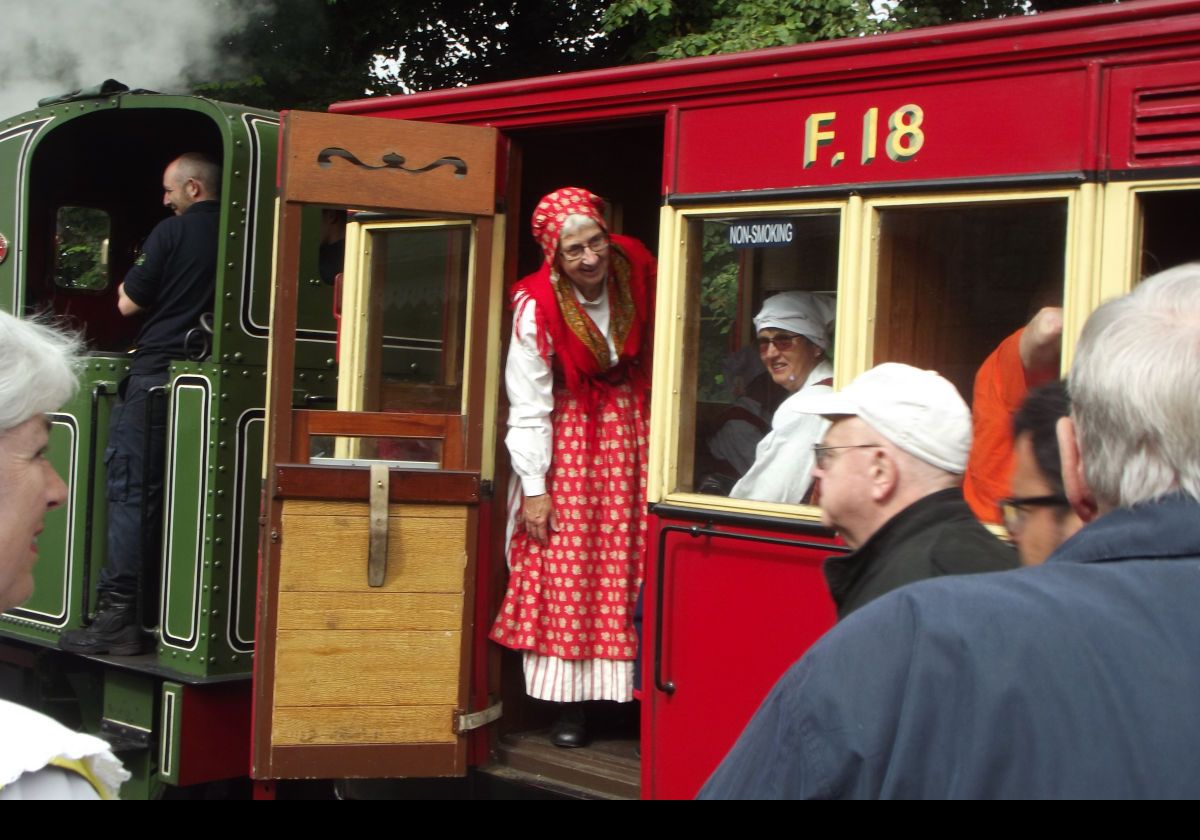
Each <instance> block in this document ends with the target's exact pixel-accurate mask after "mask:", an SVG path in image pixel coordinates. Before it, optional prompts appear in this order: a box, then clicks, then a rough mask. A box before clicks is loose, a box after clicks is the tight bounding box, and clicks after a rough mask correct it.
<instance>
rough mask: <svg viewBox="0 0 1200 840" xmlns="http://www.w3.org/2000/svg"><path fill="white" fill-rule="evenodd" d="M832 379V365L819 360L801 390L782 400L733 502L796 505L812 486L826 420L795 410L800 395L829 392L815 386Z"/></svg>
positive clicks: (822, 387) (734, 492)
mask: <svg viewBox="0 0 1200 840" xmlns="http://www.w3.org/2000/svg"><path fill="white" fill-rule="evenodd" d="M832 377H833V365H832V364H830V363H829V360H828V359H823V360H821V362H820V363H818V364H817V366H816V367H815V368H813V369H812V372H811V373H809V375H808V378H807V379H805V380H804V387H802V388H801V389H800V390H799V391H797V392H796V393H794V394H792V395H791V396H790V397H788V398H787V399H786V400H784V401H783V402H782V403H781V404H780V406H779V408H777V409H776V410H775V416H774V417H773V418H772V419H771V431H770V432H768V433H767V436H766V437H764V438H763V439H762V440H761V441H759V443H758V449H757V450H756V451H755V455H754V464H753V465H752V466H751V467H750V470H749V471H748V472H747V473H746V474H745V475H744V476H742V478H741V480H740V481H739V482H738V483H737V484H735V485H733V490H731V491H730V493H729V496H730V498H733V499H753V500H754V501H756V502H784V503H787V504H799V503H800V502H801V501H803V499H804V494H805V493H806V492H808V487H809V485H810V484H812V469H813V460H814V458H813V451H812V447H813V444H814V443H819V442H820V440H821V437H822V436H823V435H824V434H825V430H826V429H828V428H829V421H828V420H826V419H825V418H824V417H821V416H820V415H818V414H802V413H801V412H799V411H797V410H796V405H797V404H798V403H799V399H798V398H799V397H800V395H801V394H811V393H828V392H830V391H832V390H833V389H832V388H831V387H829V386H828V385H817V384H816V383H817V382H820V381H821V380H822V379H831V378H832Z"/></svg>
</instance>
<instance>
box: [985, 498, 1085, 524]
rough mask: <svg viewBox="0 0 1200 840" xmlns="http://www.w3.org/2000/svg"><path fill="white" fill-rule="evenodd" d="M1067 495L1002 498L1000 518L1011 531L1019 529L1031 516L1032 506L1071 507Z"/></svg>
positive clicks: (998, 504)
mask: <svg viewBox="0 0 1200 840" xmlns="http://www.w3.org/2000/svg"><path fill="white" fill-rule="evenodd" d="M1070 506H1071V503H1070V502H1069V501H1067V497H1066V496H1059V495H1053V496H1023V497H1019V498H1009V499H1001V500H1000V501H999V502H997V507H999V508H1000V518H1001V519H1002V520H1004V527H1005V528H1007V529H1008V530H1009V532H1010V533H1011V532H1013V531H1019V530H1020V529H1021V526H1022V525H1024V524H1025V519H1026V518H1027V517H1028V516H1029V509H1030V508H1038V507H1061V508H1066V507H1070Z"/></svg>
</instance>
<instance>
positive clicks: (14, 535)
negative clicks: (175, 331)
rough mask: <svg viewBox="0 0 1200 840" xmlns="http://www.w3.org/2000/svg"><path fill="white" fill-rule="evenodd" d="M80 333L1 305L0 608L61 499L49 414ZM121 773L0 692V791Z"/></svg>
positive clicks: (27, 581)
mask: <svg viewBox="0 0 1200 840" xmlns="http://www.w3.org/2000/svg"><path fill="white" fill-rule="evenodd" d="M77 358H78V342H77V340H76V339H75V338H74V337H73V336H70V335H67V334H65V333H61V332H59V331H57V330H55V329H52V328H50V327H47V326H45V325H42V324H38V323H35V322H32V321H23V320H21V319H19V318H15V317H13V316H12V315H9V314H7V313H5V312H0V360H3V364H0V611H3V610H9V609H12V608H13V607H15V606H17V605H18V604H20V603H22V602H23V601H25V600H26V599H27V598H28V597H29V596H30V595H31V594H33V565H34V563H35V562H37V552H38V549H37V538H38V535H39V534H40V533H41V532H42V528H43V527H44V520H45V516H46V512H47V511H49V510H51V509H53V508H56V507H58V506H59V505H61V504H63V503H65V502H66V500H67V486H66V485H65V484H64V483H63V480H62V479H61V478H59V476H58V473H56V472H55V471H54V467H52V466H51V465H50V462H49V460H47V451H48V448H49V443H50V423H49V420H47V418H46V413H47V412H50V411H54V410H56V409H58V408H59V407H60V406H61V405H62V404H63V403H64V402H66V401H67V400H69V399H70V398H71V396H72V395H73V394H74V393H75V389H76V388H77V387H78V385H77V380H76V377H75V369H76V361H77ZM128 777H129V774H128V773H127V772H126V771H125V770H124V769H122V767H121V763H120V762H119V761H117V759H116V758H115V757H114V756H113V754H112V753H111V752H110V751H109V749H108V745H107V744H105V743H104V742H103V741H101V740H100V739H99V738H94V737H92V736H90V735H82V734H78V733H75V732H72V731H70V730H69V729H66V728H65V727H63V726H62V725H61V724H59V723H57V722H55V721H54V720H52V719H50V718H48V717H46V716H45V715H41V714H38V713H37V712H34V711H31V710H30V709H26V708H25V707H23V706H18V705H17V704H15V703H9V702H7V701H4V700H0V800H5V799H47V798H53V799H64V798H66V799H96V798H100V797H114V796H115V795H116V791H117V789H118V788H119V787H120V784H121V782H122V781H124V780H125V779H127V778H128Z"/></svg>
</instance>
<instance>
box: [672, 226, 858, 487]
mask: <svg viewBox="0 0 1200 840" xmlns="http://www.w3.org/2000/svg"><path fill="white" fill-rule="evenodd" d="M839 238H840V215H839V214H838V213H837V212H836V211H828V212H814V213H806V214H790V215H788V214H780V215H772V216H755V217H747V216H737V217H734V216H730V217H713V218H706V219H696V220H692V221H690V222H689V227H688V255H687V265H688V277H687V284H688V299H689V300H697V301H698V302H699V306H698V308H697V309H696V311H695V314H694V316H693V320H691V321H690V322H689V323H688V325H687V331H686V337H685V339H684V341H685V345H686V346H684V347H682V348H680V352H681V353H682V354H683V359H684V372H683V384H684V386H685V393H684V394H683V395H682V400H681V405H680V418H679V422H680V446H681V451H680V452H679V453H678V471H677V475H678V480H677V486H676V488H675V489H676V490H678V491H683V492H702V493H710V494H714V495H725V496H733V497H736V498H742V499H751V500H759V501H786V502H797V503H798V502H801V501H803V500H804V496H805V493H806V490H807V485H808V483H809V481H808V479H809V476H808V474H807V471H806V470H803V469H802V468H799V467H797V468H793V469H789V468H788V467H787V464H788V463H789V461H790V460H791V459H792V456H793V454H794V453H790V450H789V448H790V449H795V450H796V451H797V452H799V451H801V450H802V451H805V452H807V451H809V450H810V449H811V445H812V443H815V442H816V439H815V436H814V435H812V434H809V437H812V438H813V439H811V440H810V439H808V438H807V437H804V435H805V434H807V433H806V432H799V433H798V434H797V435H792V436H788V435H782V436H781V435H780V434H779V433H778V432H777V433H776V436H775V437H774V438H773V439H772V440H773V441H774V444H775V446H774V448H772V447H771V446H770V444H771V441H764V439H765V438H767V437H768V435H770V434H771V433H772V424H773V422H775V421H776V420H777V413H778V412H779V409H780V406H781V405H783V404H784V402H785V401H786V400H787V399H788V397H790V396H792V395H793V394H795V393H797V392H798V391H799V390H801V389H802V388H803V387H805V385H806V383H807V382H808V381H809V378H810V377H813V376H815V377H816V378H817V379H816V380H814V381H817V380H824V379H827V378H828V377H832V366H831V358H830V356H831V351H832V346H833V345H832V337H833V336H832V332H833V329H832V328H833V313H834V310H835V309H836V290H837V275H838V245H839ZM785 292H793V293H794V292H806V293H813V294H812V295H805V296H799V297H796V298H788V300H789V301H796V300H798V301H801V302H800V303H797V304H796V305H797V306H800V307H801V308H802V309H804V313H802V314H805V315H808V314H811V315H812V316H813V320H812V322H811V323H812V324H817V323H819V324H820V327H819V329H820V332H821V335H822V336H823V338H821V339H820V341H821V343H823V344H824V345H825V346H824V347H820V348H817V346H816V345H815V344H813V343H812V342H811V341H810V340H809V339H808V338H805V337H804V335H803V334H802V333H801V332H797V329H801V327H797V324H799V323H800V322H799V321H796V322H795V323H793V321H795V318H793V321H781V322H780V324H781V325H782V326H780V325H777V326H775V327H771V328H768V329H764V330H763V331H762V332H761V333H760V332H759V331H758V330H757V329H756V328H755V322H754V319H755V316H756V315H758V314H759V313H760V311H761V310H762V309H763V306H764V302H766V301H768V300H770V299H771V298H772V297H774V296H776V295H779V294H781V293H785ZM780 300H783V299H780ZM778 304H779V301H776V304H773V306H774V305H778ZM784 309H785V310H786V309H787V307H784ZM689 314H690V313H689ZM783 314H784V315H789V314H790V315H793V316H794V315H795V313H789V312H787V311H784V312H783ZM788 327H791V328H788ZM803 329H808V328H807V327H803ZM760 335H763V336H766V337H770V338H773V339H775V341H774V342H773V343H770V344H767V345H766V347H765V348H763V349H761V350H760V347H759V341H758V339H759V337H760ZM818 369H819V370H818ZM782 416H783V415H779V417H780V418H782ZM801 438H803V439H801ZM768 450H769V452H768ZM771 461H774V463H775V466H776V467H777V468H778V470H777V471H776V472H778V473H779V474H776V475H771V474H770V473H772V472H773V471H772V470H771V469H769V467H770V466H771V463H770V462H771ZM785 472H786V473H788V475H787V476H784V475H782V473H785Z"/></svg>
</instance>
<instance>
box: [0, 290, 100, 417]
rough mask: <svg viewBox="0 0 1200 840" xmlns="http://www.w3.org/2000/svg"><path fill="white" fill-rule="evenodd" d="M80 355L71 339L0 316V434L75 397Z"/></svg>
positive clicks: (26, 321) (77, 341) (36, 324)
mask: <svg viewBox="0 0 1200 840" xmlns="http://www.w3.org/2000/svg"><path fill="white" fill-rule="evenodd" d="M81 349H82V343H81V341H80V339H79V337H78V336H76V335H74V334H72V333H68V332H65V331H63V330H61V329H58V328H57V327H54V326H51V325H49V324H47V323H45V322H44V321H41V320H38V319H21V318H17V317H14V316H12V315H9V314H8V313H7V312H3V311H0V359H2V360H3V363H2V364H0V434H4V433H5V432H7V431H8V430H9V429H13V428H15V427H17V426H20V425H21V424H22V423H24V422H25V421H26V420H29V419H31V418H33V417H36V416H38V415H39V414H45V413H46V412H48V411H55V410H57V409H59V408H61V407H62V405H63V403H65V402H66V401H67V400H69V399H71V397H73V396H75V391H76V390H77V389H78V388H79V379H78V373H77V372H78V370H79V367H80V366H81V362H82V359H81V358H80V352H81Z"/></svg>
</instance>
